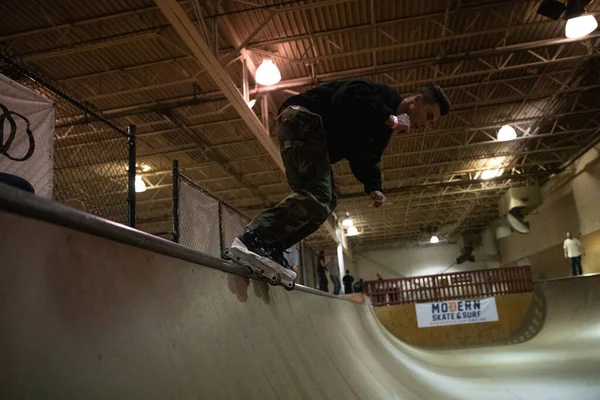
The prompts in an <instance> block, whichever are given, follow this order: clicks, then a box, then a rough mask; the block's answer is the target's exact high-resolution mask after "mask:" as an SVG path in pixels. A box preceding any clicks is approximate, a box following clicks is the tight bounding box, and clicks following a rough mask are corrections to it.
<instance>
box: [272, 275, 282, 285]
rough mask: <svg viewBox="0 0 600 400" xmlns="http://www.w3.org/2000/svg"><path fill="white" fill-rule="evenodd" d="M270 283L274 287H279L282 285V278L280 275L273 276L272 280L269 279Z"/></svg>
mask: <svg viewBox="0 0 600 400" xmlns="http://www.w3.org/2000/svg"><path fill="white" fill-rule="evenodd" d="M269 283H270V284H271V285H273V286H277V285H279V284H280V283H281V276H279V274H275V275H273V276H272V277H271V278H270V279H269Z"/></svg>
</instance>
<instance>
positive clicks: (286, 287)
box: [284, 282, 296, 292]
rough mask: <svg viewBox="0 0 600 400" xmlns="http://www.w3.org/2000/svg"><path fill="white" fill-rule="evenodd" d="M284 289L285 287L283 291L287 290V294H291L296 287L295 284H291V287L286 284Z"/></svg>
mask: <svg viewBox="0 0 600 400" xmlns="http://www.w3.org/2000/svg"><path fill="white" fill-rule="evenodd" d="M284 287H285V290H287V291H288V292H291V291H292V290H294V288H295V287H296V282H292V284H291V285H288V284H286V285H285V286H284Z"/></svg>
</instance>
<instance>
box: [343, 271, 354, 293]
mask: <svg viewBox="0 0 600 400" xmlns="http://www.w3.org/2000/svg"><path fill="white" fill-rule="evenodd" d="M342 281H343V282H344V293H346V294H350V293H352V284H353V283H354V277H353V276H352V275H350V270H349V269H347V270H346V275H344V277H343V278H342Z"/></svg>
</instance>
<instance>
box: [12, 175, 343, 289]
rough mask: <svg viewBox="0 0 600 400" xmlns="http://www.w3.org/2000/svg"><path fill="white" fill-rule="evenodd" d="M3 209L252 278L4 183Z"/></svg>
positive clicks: (243, 271)
mask: <svg viewBox="0 0 600 400" xmlns="http://www.w3.org/2000/svg"><path fill="white" fill-rule="evenodd" d="M0 210H4V211H8V212H11V213H14V214H18V215H22V216H25V217H29V218H36V219H39V220H41V221H44V222H48V223H51V224H55V225H61V226H64V227H67V228H71V229H74V230H76V231H80V232H84V233H88V234H91V235H95V236H99V237H102V238H105V239H109V240H113V241H116V242H120V243H124V244H128V245H131V246H134V247H138V248H141V249H144V250H149V251H152V252H155V253H159V254H163V255H166V256H169V257H173V258H177V259H180V260H184V261H189V262H192V263H194V264H198V265H201V266H204V267H209V268H213V269H218V270H220V271H223V272H227V273H230V274H235V275H240V276H245V277H248V278H250V277H251V274H250V272H249V271H248V270H247V269H246V268H244V267H242V266H240V265H236V264H233V263H231V262H228V261H225V260H222V259H220V258H216V257H212V256H209V255H206V254H204V253H201V252H198V251H196V250H192V249H190V248H187V247H185V246H182V245H179V244H177V243H173V242H171V241H168V240H166V239H163V238H160V237H157V236H154V235H151V234H149V233H146V232H142V231H139V230H137V229H134V228H130V227H128V226H125V225H122V224H119V223H117V222H113V221H109V220H107V219H104V218H101V217H98V216H96V215H93V214H88V213H86V212H84V211H80V210H77V209H74V208H70V207H67V206H65V205H62V204H60V203H57V202H54V201H51V200H47V199H44V198H41V197H37V196H35V195H33V194H31V193H27V192H24V191H22V190H19V189H17V188H13V187H11V186H7V185H4V184H0ZM282 290H283V289H282ZM294 290H300V291H302V292H306V293H311V294H314V295H319V296H325V297H332V298H334V299H338V300H345V301H351V300H350V299H346V298H344V297H340V296H335V295H333V294H330V293H325V292H322V291H320V290H317V289H313V288H310V287H307V286H303V285H296V287H295V289H294Z"/></svg>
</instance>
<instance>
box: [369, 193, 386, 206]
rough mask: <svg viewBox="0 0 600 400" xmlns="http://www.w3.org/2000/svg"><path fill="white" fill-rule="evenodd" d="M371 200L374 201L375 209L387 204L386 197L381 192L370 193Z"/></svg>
mask: <svg viewBox="0 0 600 400" xmlns="http://www.w3.org/2000/svg"><path fill="white" fill-rule="evenodd" d="M370 195H371V198H372V199H373V207H375V208H379V207H381V206H382V205H383V203H385V200H386V199H385V195H384V194H383V193H381V192H380V191H379V190H376V191H374V192H371V193H370Z"/></svg>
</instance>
